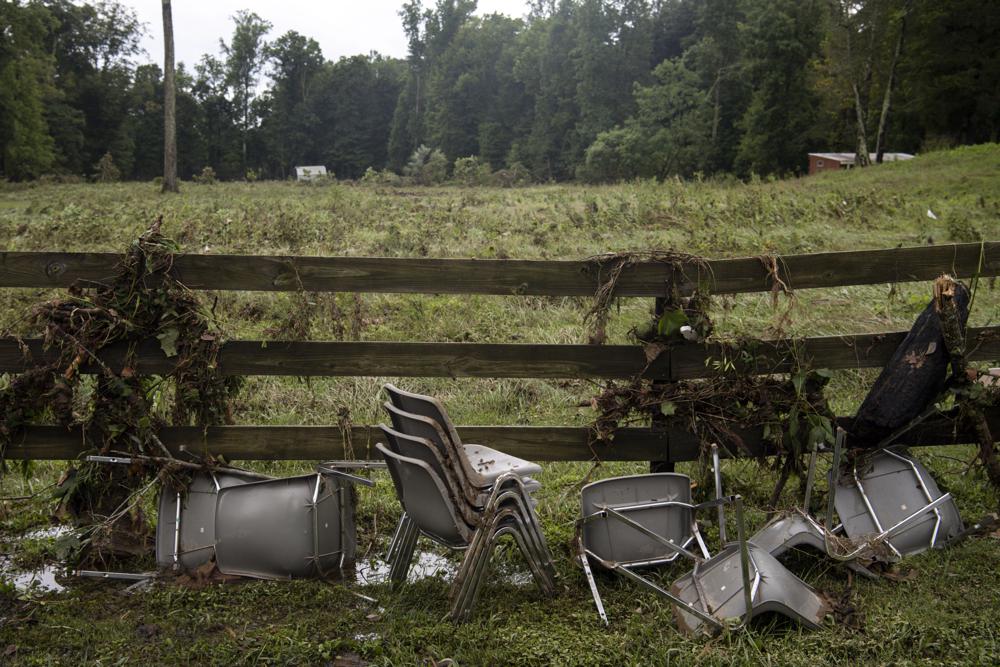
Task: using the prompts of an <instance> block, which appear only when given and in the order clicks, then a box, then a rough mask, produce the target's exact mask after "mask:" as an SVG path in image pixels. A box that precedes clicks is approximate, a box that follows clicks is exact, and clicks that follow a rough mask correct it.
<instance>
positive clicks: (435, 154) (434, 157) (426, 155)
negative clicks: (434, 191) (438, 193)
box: [403, 144, 448, 185]
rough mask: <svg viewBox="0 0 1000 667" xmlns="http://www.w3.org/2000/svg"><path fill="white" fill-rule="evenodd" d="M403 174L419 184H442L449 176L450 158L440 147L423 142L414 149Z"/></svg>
mask: <svg viewBox="0 0 1000 667" xmlns="http://www.w3.org/2000/svg"><path fill="white" fill-rule="evenodd" d="M403 174H405V175H406V176H408V177H409V178H411V179H413V182H414V183H418V184H419V185H440V184H441V183H444V181H445V179H447V178H448V158H446V157H445V156H444V153H442V152H441V150H440V149H437V148H433V149H432V148H430V147H429V146H424V145H422V144H421V145H420V146H418V147H417V149H416V150H415V151H413V155H411V156H410V160H409V161H408V162H407V163H406V167H404V168H403Z"/></svg>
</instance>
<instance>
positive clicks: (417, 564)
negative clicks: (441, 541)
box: [355, 551, 533, 586]
mask: <svg viewBox="0 0 1000 667" xmlns="http://www.w3.org/2000/svg"><path fill="white" fill-rule="evenodd" d="M459 565H460V561H457V560H453V559H451V558H449V557H448V556H446V555H444V554H440V553H437V552H434V551H422V552H419V553H418V554H416V555H415V556H414V559H413V562H412V563H411V564H410V570H409V572H408V573H407V576H406V580H407V581H408V582H410V583H412V582H414V581H420V580H422V579H429V578H432V577H433V578H438V579H443V580H445V581H448V582H449V583H450V582H451V580H452V579H453V578H454V577H455V574H456V573H457V572H458V567H459ZM389 567H390V566H389V564H388V563H386V562H385V561H384V560H382V559H381V558H370V559H366V560H359V561H358V562H357V564H356V565H355V581H356V582H357V583H359V584H361V585H364V586H368V585H373V584H382V583H385V582H387V581H389ZM526 568H527V566H525V569H524V570H521V569H517V568H508V567H506V566H501V567H499V568H495V567H494V568H490V573H489V575H488V576H489V578H490V579H492V580H494V581H498V580H499V581H502V582H504V583H505V584H508V585H512V586H529V585H531V584H532V582H533V579H532V577H531V573H530V572H528V571H527V569H526Z"/></svg>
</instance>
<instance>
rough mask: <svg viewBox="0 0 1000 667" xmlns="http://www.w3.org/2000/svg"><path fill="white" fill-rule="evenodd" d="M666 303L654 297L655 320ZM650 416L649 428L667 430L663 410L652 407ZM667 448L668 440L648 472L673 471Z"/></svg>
mask: <svg viewBox="0 0 1000 667" xmlns="http://www.w3.org/2000/svg"><path fill="white" fill-rule="evenodd" d="M666 304H667V299H666V297H662V296H658V297H656V305H655V307H654V309H653V312H654V313H655V314H656V320H657V321H659V319H660V316H661V315H663V309H664V308H665V307H666ZM667 380H668V381H669V378H667ZM662 384H664V382H662V381H659V380H657V381H654V382H653V386H654V387H655V386H657V385H662ZM651 416H652V422H653V423H652V425H651V426H650V428H651V429H652V430H653V432H654V433H661V432H665V431H666V430H667V425H666V422H667V417H666V415H664V414H663V412H662V411H661V410H660V409H659V408H658V407H657V408H653V410H652V411H651ZM669 448H670V443H669V441H668V442H667V456H666V457H664V458H663V459H662V460H659V461H650V462H649V472H673V471H674V462H673V461H672V460H670V449H669Z"/></svg>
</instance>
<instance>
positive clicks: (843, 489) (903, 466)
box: [834, 449, 964, 559]
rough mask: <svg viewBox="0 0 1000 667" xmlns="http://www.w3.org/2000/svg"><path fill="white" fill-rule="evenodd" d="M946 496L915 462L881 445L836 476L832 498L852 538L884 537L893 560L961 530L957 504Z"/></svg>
mask: <svg viewBox="0 0 1000 667" xmlns="http://www.w3.org/2000/svg"><path fill="white" fill-rule="evenodd" d="M946 495H947V494H943V493H942V492H941V490H940V488H938V485H937V482H935V481H934V478H933V477H931V475H930V473H929V472H927V469H926V468H924V466H923V465H921V464H920V462H919V461H917V460H916V459H914V458H913V457H912V456H910V455H908V454H904V453H900V452H895V451H893V450H891V449H886V450H882V451H880V452H878V453H876V454H874V455H873V456H871V457H870V458H868V459H867V460H866V461H862V462H859V463H856V464H855V465H854V466H853V467H852V468H851V469H850V470H849V471H848V472H847V473H846V474H842V475H840V477H839V478H838V480H837V484H836V491H835V495H834V502H835V505H836V510H837V515H838V516H839V517H840V521H841V523H842V524H843V526H844V532H845V533H846V534H847V536H848V537H849V538H851V540H853V541H854V542H857V543H862V542H865V541H866V540H872V539H873V538H876V539H879V540H880V541H881V539H884V541H885V542H886V543H887V544H888V546H889V547H890V549H891V551H892V552H893V553H892V554H891V556H892V557H893V559H895V558H899V557H902V556H908V555H912V554H917V553H920V552H921V551H924V550H925V549H929V548H933V547H941V546H944V545H945V544H946V543H947V542H948V541H949V540H950V539H952V538H954V537H955V536H957V535H958V534H959V533H961V532H962V530H963V528H964V526H963V523H962V517H961V515H960V514H959V512H958V507H957V506H956V505H955V501H954V499H953V498H951V497H950V496H948V497H947V498H945V497H944V496H946ZM886 533H888V535H885V534H886ZM880 536H884V537H880Z"/></svg>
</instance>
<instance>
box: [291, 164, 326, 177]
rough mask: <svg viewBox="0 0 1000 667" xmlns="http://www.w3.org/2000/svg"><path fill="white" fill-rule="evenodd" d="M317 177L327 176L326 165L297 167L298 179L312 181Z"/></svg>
mask: <svg viewBox="0 0 1000 667" xmlns="http://www.w3.org/2000/svg"><path fill="white" fill-rule="evenodd" d="M317 178H326V167H325V166H323V165H313V166H311V167H296V168H295V180H296V181H312V180H315V179H317Z"/></svg>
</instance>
